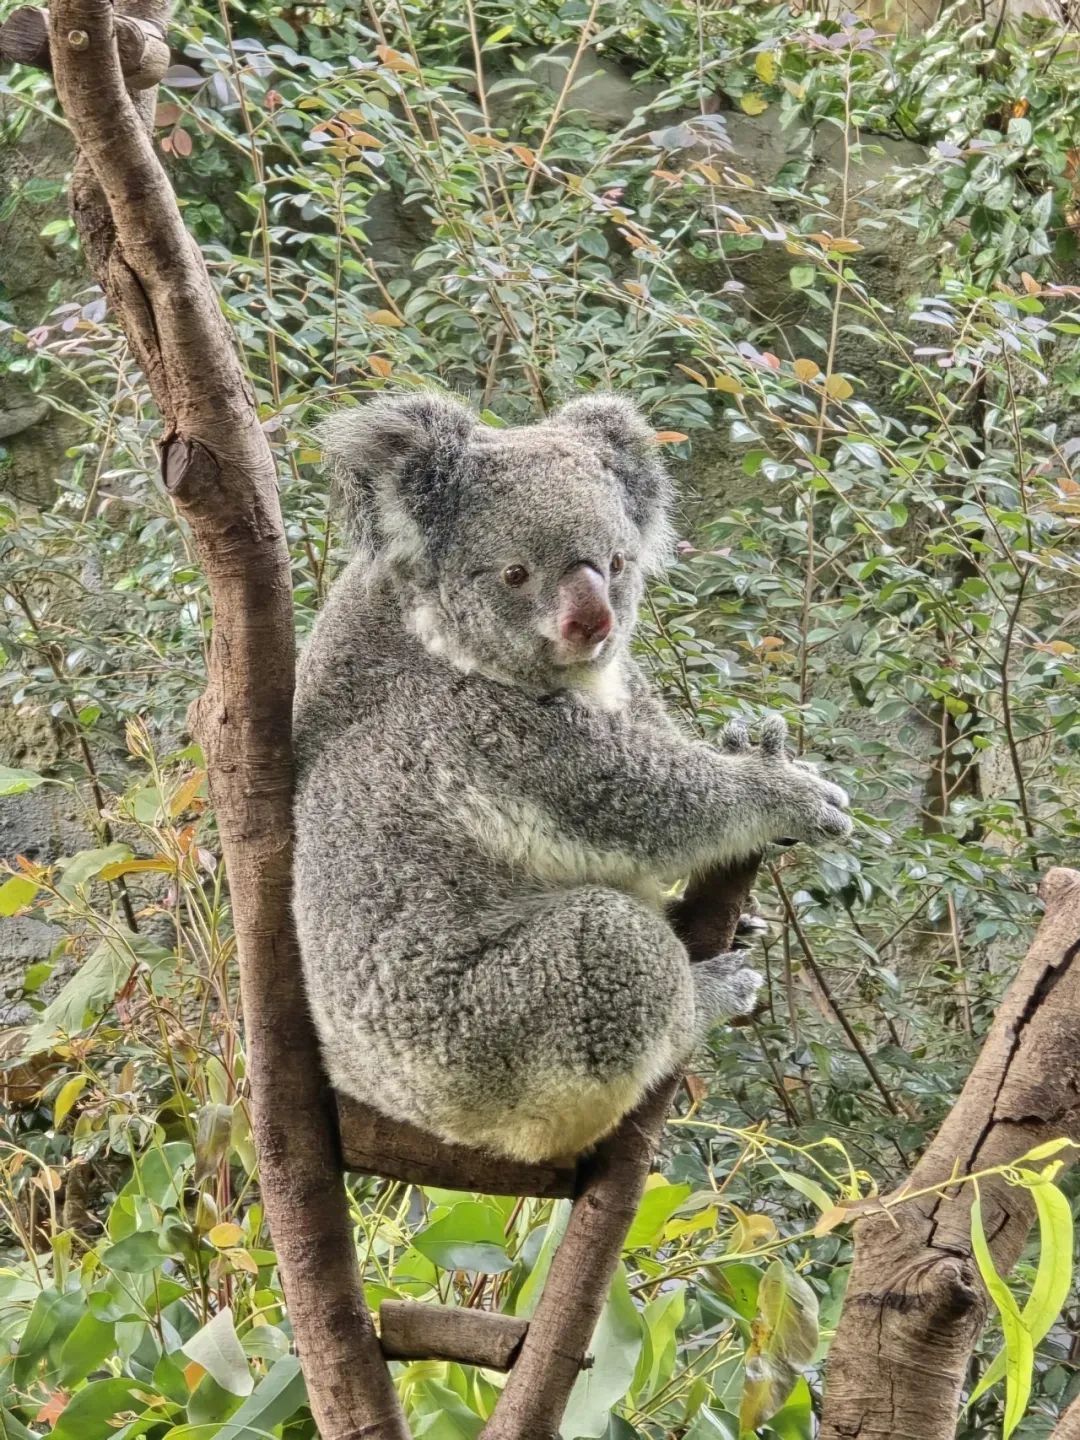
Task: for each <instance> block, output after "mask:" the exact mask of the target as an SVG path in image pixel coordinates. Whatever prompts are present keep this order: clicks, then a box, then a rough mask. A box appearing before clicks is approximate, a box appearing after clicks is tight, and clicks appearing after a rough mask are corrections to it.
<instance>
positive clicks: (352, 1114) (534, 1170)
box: [337, 1095, 577, 1200]
mask: <svg viewBox="0 0 1080 1440" xmlns="http://www.w3.org/2000/svg"><path fill="white" fill-rule="evenodd" d="M337 1107H338V1126H339V1128H340V1131H341V1153H342V1159H343V1163H344V1165H345V1169H346V1170H356V1171H358V1172H359V1173H361V1174H364V1175H382V1176H384V1177H385V1178H386V1179H388V1180H404V1181H407V1182H408V1184H410V1185H439V1186H441V1187H442V1188H443V1189H446V1190H470V1191H477V1192H479V1193H480V1194H483V1195H537V1196H539V1197H540V1198H541V1199H544V1200H558V1199H562V1198H568V1197H570V1196H572V1195H573V1194H574V1191H575V1188H576V1184H577V1170H576V1168H575V1167H574V1166H572V1165H566V1166H558V1165H528V1164H524V1163H522V1162H520V1161H516V1160H504V1159H503V1158H502V1157H501V1156H498V1155H489V1154H487V1153H485V1152H484V1151H483V1150H472V1149H470V1148H469V1147H468V1146H466V1145H447V1144H445V1143H443V1142H442V1141H440V1140H436V1139H435V1137H434V1136H433V1135H429V1134H428V1133H427V1131H426V1130H419V1129H417V1127H416V1126H415V1125H410V1124H408V1122H407V1121H395V1120H388V1119H387V1118H386V1116H385V1115H380V1114H379V1113H378V1111H376V1110H372V1109H370V1108H369V1107H368V1106H367V1105H361V1104H360V1103H359V1102H358V1101H356V1100H351V1099H350V1098H349V1097H348V1096H347V1095H339V1096H338V1097H337Z"/></svg>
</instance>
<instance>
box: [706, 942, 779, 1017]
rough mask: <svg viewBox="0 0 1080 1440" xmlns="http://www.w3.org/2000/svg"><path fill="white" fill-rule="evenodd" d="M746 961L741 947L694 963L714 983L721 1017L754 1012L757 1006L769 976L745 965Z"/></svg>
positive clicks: (716, 1005) (714, 991)
mask: <svg viewBox="0 0 1080 1440" xmlns="http://www.w3.org/2000/svg"><path fill="white" fill-rule="evenodd" d="M745 960H746V956H745V954H744V953H743V952H742V951H741V950H732V951H728V952H727V953H726V954H723V955H714V956H713V957H712V959H711V960H703V961H702V962H701V963H700V964H699V965H695V966H694V970H695V972H696V973H697V974H699V975H700V977H701V978H702V979H707V980H708V981H710V982H711V983H712V989H713V999H714V1004H715V1008H716V1013H717V1015H718V1016H733V1015H752V1014H753V1013H754V1011H755V1010H756V1009H757V1003H758V995H759V993H760V991H761V987H762V985H764V983H765V977H764V976H763V975H762V974H760V972H759V971H757V970H752V969H751V968H750V967H749V966H748V965H746V964H744V961H745Z"/></svg>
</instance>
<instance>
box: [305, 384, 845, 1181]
mask: <svg viewBox="0 0 1080 1440" xmlns="http://www.w3.org/2000/svg"><path fill="white" fill-rule="evenodd" d="M322 438H323V442H324V445H325V448H326V450H327V452H328V454H329V455H330V456H331V457H332V459H333V463H334V466H335V469H336V472H337V476H338V479H339V483H340V484H341V485H342V487H343V490H344V493H345V497H346V503H347V510H348V515H349V519H350V523H351V525H352V527H353V532H354V536H355V539H356V541H357V553H356V555H355V558H354V559H353V560H352V562H351V563H350V564H349V566H348V568H347V569H346V570H345V571H344V573H343V575H342V576H341V578H340V579H339V580H338V582H337V584H336V585H335V586H334V588H333V591H332V593H331V595H330V597H329V600H328V602H327V605H326V607H325V609H324V611H323V612H322V614H321V616H320V618H319V620H318V623H317V624H316V626H315V630H314V633H313V635H312V637H311V641H310V643H309V644H308V646H307V648H306V651H305V653H304V656H303V659H302V662H301V667H300V677H299V687H298V692H297V701H296V744H297V763H298V786H297V795H296V812H295V813H296V842H297V852H296V892H295V908H296V918H297V923H298V927H299V934H300V944H301V950H302V955H303V964H304V973H305V977H306V982H307V992H308V996H309V998H310V1003H311V1008H312V1012H313V1014H314V1017H315V1022H316V1025H317V1027H318V1031H319V1035H320V1037H321V1040H322V1046H323V1051H324V1055H325V1059H326V1063H327V1067H328V1070H329V1073H330V1076H331V1079H332V1080H333V1083H334V1085H335V1086H336V1088H337V1089H339V1090H340V1091H343V1092H344V1093H346V1094H350V1095H354V1096H356V1097H357V1098H358V1099H360V1100H363V1101H365V1102H367V1103H368V1104H370V1105H372V1106H374V1107H375V1108H376V1109H377V1110H380V1111H382V1112H384V1113H385V1114H387V1115H390V1116H392V1117H396V1118H401V1119H407V1120H410V1121H412V1122H413V1123H415V1124H417V1125H420V1126H422V1127H424V1128H425V1129H427V1130H428V1131H431V1132H433V1133H434V1134H436V1135H438V1136H440V1137H442V1138H443V1139H446V1140H453V1141H460V1142H463V1143H465V1144H469V1145H473V1146H478V1147H481V1148H485V1149H488V1150H491V1151H495V1152H497V1153H501V1154H504V1155H509V1156H514V1157H517V1158H521V1159H530V1160H541V1159H550V1158H557V1157H566V1156H570V1155H574V1154H577V1153H579V1152H580V1151H582V1150H584V1149H585V1148H587V1147H588V1146H589V1145H591V1144H592V1143H593V1142H595V1141H596V1140H598V1139H599V1138H600V1137H602V1136H603V1135H605V1134H606V1133H607V1132H608V1131H610V1130H611V1129H612V1128H613V1127H614V1125H615V1124H616V1123H617V1121H618V1120H619V1119H620V1118H621V1117H622V1116H623V1115H624V1114H625V1113H626V1112H627V1111H628V1110H629V1109H630V1108H631V1107H632V1106H633V1105H634V1104H635V1103H636V1102H637V1101H638V1100H639V1099H640V1098H641V1096H642V1095H643V1094H644V1092H645V1091H646V1090H647V1089H648V1088H649V1087H650V1086H651V1085H653V1084H654V1083H655V1082H656V1081H658V1080H659V1079H660V1078H661V1077H663V1076H664V1075H665V1074H666V1073H670V1072H671V1070H672V1069H673V1067H675V1066H678V1065H680V1064H681V1063H682V1062H683V1061H685V1060H686V1059H687V1057H688V1055H689V1053H690V1052H691V1050H692V1049H693V1047H694V1045H695V1043H696V1041H697V1040H698V1039H700V1038H701V1037H702V1036H703V1035H704V1033H705V1032H706V1031H707V1030H708V1029H709V1027H710V1026H711V1025H712V1024H714V1023H715V1022H716V1021H717V1020H718V1019H720V1018H722V1017H725V1016H730V1015H738V1014H745V1013H748V1012H749V1011H750V1010H751V1009H752V1008H753V1005H754V1002H755V999H756V995H757V991H758V987H759V985H760V977H759V976H758V975H757V974H756V973H755V972H754V971H753V970H750V969H747V968H745V958H744V956H743V955H739V954H734V955H719V956H717V957H716V958H715V959H713V960H711V961H706V962H705V963H703V964H698V965H694V966H693V967H691V965H690V963H689V961H688V959H687V955H686V951H685V949H684V948H683V946H682V944H681V943H680V941H679V940H678V939H677V938H676V936H675V934H674V932H673V931H672V929H671V927H670V925H669V924H668V921H667V920H666V919H665V914H664V901H665V889H666V887H668V886H670V885H671V884H672V883H674V882H675V881H676V880H677V879H678V878H679V877H681V876H686V875H688V874H690V873H693V872H695V871H696V870H699V869H701V868H704V867H705V866H708V865H709V864H711V863H713V862H717V861H720V860H723V859H725V858H734V857H736V856H745V855H749V854H751V853H753V852H755V851H757V850H759V849H761V847H762V846H764V845H765V844H766V843H767V842H768V841H771V840H777V839H779V838H781V837H792V838H795V839H799V840H806V841H811V842H820V841H823V840H827V839H838V838H842V837H844V836H845V835H847V834H848V832H849V830H850V828H851V824H850V820H849V818H848V816H847V815H846V814H845V813H844V811H845V809H846V807H847V797H846V796H845V794H844V792H843V791H842V790H840V789H839V788H838V787H837V786H835V785H831V784H829V783H828V782H826V781H825V780H822V779H820V778H819V777H818V776H817V774H816V773H815V772H814V771H813V770H812V769H811V768H810V767H809V766H807V765H804V764H802V763H800V762H796V761H792V760H790V759H788V758H787V757H786V755H785V751H784V739H785V727H784V723H783V721H782V720H781V719H780V718H779V717H771V718H770V719H768V720H767V721H766V722H765V724H764V726H763V729H762V737H761V744H760V747H756V748H755V747H752V746H751V744H750V741H749V738H748V736H747V733H746V731H745V729H744V728H743V727H742V726H740V725H737V724H736V725H732V726H730V727H729V728H728V730H727V731H726V733H725V734H724V736H723V739H722V743H721V744H720V745H716V746H714V745H710V744H707V743H705V742H703V741H700V740H697V739H693V738H690V737H689V736H687V735H684V734H682V733H681V732H680V730H679V729H678V728H677V727H676V726H675V725H674V723H673V722H672V721H671V720H670V719H669V717H668V716H667V715H666V713H665V712H664V710H663V708H662V707H661V705H660V703H659V702H658V700H657V699H656V698H655V697H654V696H653V695H652V694H651V693H650V691H649V688H648V686H647V684H646V682H645V680H644V678H643V676H642V674H641V672H640V671H639V669H638V667H637V666H636V664H635V663H634V661H633V660H632V658H631V656H630V654H629V642H630V637H631V634H632V632H633V629H634V622H635V616H636V612H637V608H638V604H639V602H640V600H641V597H642V590H643V586H644V581H645V577H646V575H647V574H649V573H650V572H656V571H659V570H660V569H662V568H663V565H664V562H665V560H666V558H667V555H668V551H669V548H670V544H671V531H670V526H669V518H668V517H669V509H670V505H671V499H672V495H671V484H670V481H669V478H668V475H667V473H666V471H665V469H664V466H663V464H662V463H661V460H660V458H659V455H658V452H657V448H656V446H655V444H654V443H653V436H652V432H651V430H650V428H649V427H648V426H647V425H646V423H645V421H644V420H643V419H642V417H641V416H640V415H639V414H638V412H637V411H636V410H635V409H634V407H633V406H632V405H631V404H630V403H628V402H627V401H626V400H624V399H622V398H619V397H617V396H613V395H594V396H591V397H586V398H582V399H578V400H574V401H571V402H570V403H569V404H567V405H565V406H564V407H563V408H562V409H561V410H559V411H558V413H557V414H555V415H553V416H551V418H549V419H547V420H545V421H544V422H543V423H541V424H537V425H532V426H526V427H522V428H519V429H495V428H492V427H489V426H487V425H485V424H483V423H481V422H480V421H479V420H478V419H477V417H476V416H474V415H473V414H472V413H471V412H470V411H469V410H467V409H466V408H465V407H463V406H462V405H461V404H459V403H457V402H456V401H454V400H452V399H449V398H445V397H443V396H441V395H438V394H435V393H430V392H425V393H418V394H414V395H412V396H408V397H400V398H392V399H379V400H376V401H374V402H373V403H369V404H366V405H364V406H363V407H361V408H359V409H353V410H349V411H347V412H344V413H342V414H339V415H338V416H337V417H336V418H333V419H331V420H330V421H328V422H326V424H325V427H324V431H323V437H322Z"/></svg>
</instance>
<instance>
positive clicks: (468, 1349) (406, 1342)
mask: <svg viewBox="0 0 1080 1440" xmlns="http://www.w3.org/2000/svg"><path fill="white" fill-rule="evenodd" d="M528 1328H529V1322H528V1321H527V1320H518V1319H516V1318H515V1317H514V1316H513V1315H496V1314H493V1313H492V1312H491V1311H490V1310H465V1309H463V1308H462V1307H460V1306H450V1305H424V1304H421V1303H420V1301H418V1300H384V1301H383V1302H382V1304H381V1305H380V1306H379V1343H380V1344H381V1345H382V1349H383V1354H384V1355H385V1356H386V1358H387V1359H388V1360H453V1361H455V1362H456V1363H457V1364H459V1365H480V1366H482V1367H483V1369H485V1370H509V1369H510V1367H511V1365H513V1363H514V1360H515V1359H516V1357H517V1352H518V1350H519V1348H520V1346H521V1342H522V1341H523V1340H524V1339H525V1332H526V1331H527V1330H528Z"/></svg>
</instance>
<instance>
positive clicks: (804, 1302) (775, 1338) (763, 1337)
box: [739, 1260, 819, 1433]
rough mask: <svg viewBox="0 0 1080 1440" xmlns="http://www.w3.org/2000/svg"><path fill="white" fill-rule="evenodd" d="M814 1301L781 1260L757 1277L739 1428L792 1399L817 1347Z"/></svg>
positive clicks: (757, 1422)
mask: <svg viewBox="0 0 1080 1440" xmlns="http://www.w3.org/2000/svg"><path fill="white" fill-rule="evenodd" d="M818 1339H819V1335H818V1301H817V1296H816V1295H815V1294H814V1292H813V1290H811V1288H810V1286H809V1285H808V1284H807V1283H806V1281H805V1280H804V1279H803V1278H802V1276H801V1275H798V1274H796V1272H795V1271H794V1270H792V1269H791V1267H790V1266H788V1265H785V1264H784V1262H783V1261H782V1260H774V1261H773V1263H772V1264H771V1265H770V1266H769V1268H768V1269H767V1270H766V1271H765V1274H764V1275H763V1276H762V1277H761V1285H760V1287H759V1289H758V1311H757V1315H756V1316H755V1318H754V1324H753V1330H752V1333H751V1338H750V1344H749V1346H748V1347H747V1351H746V1379H745V1382H744V1385H743V1395H742V1405H741V1407H740V1410H739V1424H740V1425H741V1427H742V1429H743V1430H744V1431H750V1432H751V1433H753V1431H755V1430H757V1429H758V1428H759V1426H761V1425H763V1424H764V1423H765V1421H766V1420H768V1419H769V1417H770V1416H771V1415H775V1414H776V1412H777V1411H778V1410H779V1409H780V1408H781V1406H782V1405H783V1404H784V1402H785V1401H786V1400H787V1399H788V1397H789V1396H790V1395H791V1393H792V1391H793V1389H794V1387H795V1382H796V1381H797V1380H798V1378H799V1376H800V1375H801V1374H803V1372H804V1371H805V1370H806V1369H807V1368H808V1367H809V1365H810V1363H811V1362H812V1360H813V1358H814V1355H815V1354H816V1352H817V1347H818Z"/></svg>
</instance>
